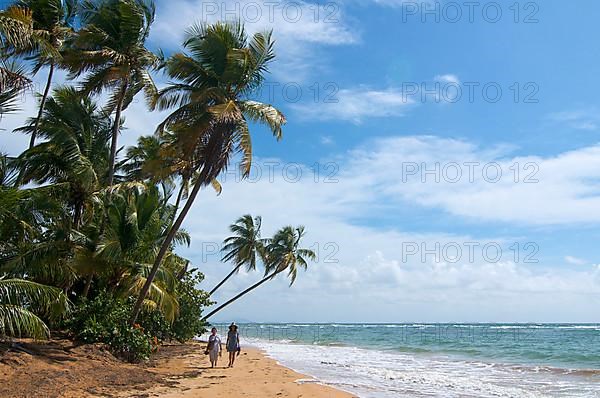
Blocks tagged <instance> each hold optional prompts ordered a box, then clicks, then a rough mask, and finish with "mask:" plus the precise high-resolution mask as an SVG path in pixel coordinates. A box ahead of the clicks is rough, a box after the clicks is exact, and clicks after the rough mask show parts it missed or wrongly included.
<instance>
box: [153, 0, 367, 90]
mask: <svg viewBox="0 0 600 398" xmlns="http://www.w3.org/2000/svg"><path fill="white" fill-rule="evenodd" d="M167 4H168V5H167ZM331 4H334V6H333V7H332V6H331ZM331 4H318V5H317V4H314V3H309V2H305V1H278V2H270V1H257V2H254V1H252V2H243V1H242V2H240V1H236V0H224V1H201V0H172V1H169V2H168V3H166V2H165V3H161V4H159V5H158V8H157V17H156V22H155V24H154V25H153V27H152V34H151V40H152V41H154V42H156V43H158V44H159V45H160V46H163V47H167V48H178V47H179V45H180V43H181V41H182V37H183V34H184V31H185V29H187V28H188V27H189V26H190V25H192V24H194V23H197V22H205V23H211V22H216V21H220V20H231V19H239V20H241V21H242V22H244V24H245V27H246V29H247V31H248V32H249V33H255V32H259V31H265V30H271V29H272V30H273V34H274V38H275V40H276V48H275V49H276V52H277V58H278V61H277V68H273V73H274V75H275V77H276V78H277V79H279V80H282V81H283V82H285V83H287V82H298V81H303V80H304V79H306V78H308V76H310V75H313V74H315V73H317V72H318V71H319V70H322V69H323V68H325V67H326V66H325V64H324V63H323V60H322V58H323V56H324V55H323V53H321V52H320V51H319V49H320V48H322V47H326V46H338V45H347V44H353V43H356V42H358V41H359V40H360V38H359V36H358V34H357V33H356V32H357V30H356V29H355V28H352V27H351V26H350V25H349V23H348V21H347V18H346V16H345V12H344V9H343V8H342V7H340V6H338V5H337V3H331Z"/></svg>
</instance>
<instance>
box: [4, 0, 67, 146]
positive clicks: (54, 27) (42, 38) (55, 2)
mask: <svg viewBox="0 0 600 398" xmlns="http://www.w3.org/2000/svg"><path fill="white" fill-rule="evenodd" d="M76 5H77V0H19V1H17V2H16V3H15V4H13V5H12V6H10V7H9V8H8V9H7V13H9V14H10V15H12V16H14V18H15V20H17V21H20V22H22V23H23V22H26V20H24V19H18V17H19V16H22V15H23V13H25V14H28V15H30V18H31V21H30V23H31V30H30V31H29V32H28V33H29V34H28V35H27V36H25V37H24V39H23V38H20V39H19V40H16V39H14V38H8V40H6V41H7V44H9V47H8V53H9V54H10V55H17V56H24V57H25V58H26V59H27V60H29V61H32V62H33V74H36V73H37V72H38V71H39V70H40V69H42V68H45V67H48V77H47V80H46V85H45V87H44V92H43V94H42V96H41V99H40V106H39V110H38V114H37V117H36V119H35V120H36V121H35V123H34V128H33V129H32V131H31V139H30V142H29V147H30V148H31V147H33V146H34V145H35V139H36V135H37V128H38V125H39V122H40V119H41V118H42V112H43V110H44V106H45V104H46V99H47V97H48V94H49V92H50V87H51V85H52V79H53V76H54V72H55V69H56V67H57V66H58V65H60V64H61V63H62V61H63V57H62V51H63V49H64V45H65V41H66V40H67V39H68V38H69V36H70V35H72V34H73V32H74V29H73V22H74V21H75V11H76ZM13 23H14V21H13ZM13 36H14V35H13Z"/></svg>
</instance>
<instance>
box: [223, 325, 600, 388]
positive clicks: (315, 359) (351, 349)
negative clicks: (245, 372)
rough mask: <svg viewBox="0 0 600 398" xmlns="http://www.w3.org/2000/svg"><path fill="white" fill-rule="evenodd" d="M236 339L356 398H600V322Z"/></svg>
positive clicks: (316, 331) (254, 334) (285, 331)
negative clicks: (356, 396) (354, 395)
mask: <svg viewBox="0 0 600 398" xmlns="http://www.w3.org/2000/svg"><path fill="white" fill-rule="evenodd" d="M216 326H217V327H219V329H220V330H221V331H224V330H225V329H226V325H216ZM240 337H241V340H242V343H243V344H244V343H245V344H250V345H253V346H256V347H259V348H261V349H263V350H265V351H266V352H267V353H268V355H270V356H272V357H273V358H275V359H277V360H278V361H279V362H281V363H282V364H283V365H286V366H288V367H290V368H292V369H295V370H297V371H299V372H301V373H304V374H308V375H310V376H313V377H315V378H316V379H317V380H318V381H319V382H322V383H324V384H328V385H332V386H334V387H337V388H341V389H345V390H348V391H350V392H353V393H355V394H357V395H358V396H360V397H377V398H379V397H386V398H387V397H600V324H299V323H298V324H294V323H290V324H240Z"/></svg>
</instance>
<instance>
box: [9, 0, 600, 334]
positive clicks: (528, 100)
mask: <svg viewBox="0 0 600 398" xmlns="http://www.w3.org/2000/svg"><path fill="white" fill-rule="evenodd" d="M465 3H468V2H448V1H440V2H434V1H428V2H408V1H401V0H362V1H359V0H352V1H345V2H319V3H311V2H303V1H299V2H298V1H295V2H286V1H283V2H282V1H276V2H271V3H270V4H271V5H270V6H269V5H268V4H269V2H266V3H263V2H254V1H242V2H234V1H230V0H227V1H217V2H206V1H204V2H201V1H199V0H193V1H187V0H170V1H164V0H159V1H158V2H157V18H156V23H155V26H154V27H153V33H152V35H151V38H150V47H152V48H159V47H160V48H162V49H164V50H165V51H166V52H167V53H170V52H172V51H175V50H177V49H178V48H179V44H178V43H179V42H180V41H181V40H180V39H181V37H182V34H183V31H184V30H185V28H186V27H187V26H188V25H189V24H191V23H193V22H194V21H208V22H210V21H215V20H218V19H222V18H223V17H225V16H227V15H230V13H228V12H227V10H230V11H231V10H237V11H239V12H240V16H241V18H242V20H245V22H246V24H247V29H248V30H249V31H250V32H255V31H259V30H264V29H271V28H272V29H273V30H274V35H275V38H276V40H277V46H276V50H277V53H278V59H277V61H276V62H274V63H273V64H272V66H271V72H272V73H271V75H270V76H269V85H270V86H269V87H271V88H272V89H273V91H271V92H270V91H269V89H267V90H265V91H263V92H262V93H261V94H259V95H258V97H259V98H260V99H262V100H264V101H270V102H273V104H274V105H276V106H277V107H279V108H280V109H281V110H282V111H283V112H284V113H285V114H286V116H287V118H288V120H289V123H288V125H287V126H286V128H285V138H284V140H283V141H282V142H280V143H277V142H275V140H274V139H273V138H272V137H270V136H269V134H268V133H267V131H266V130H265V129H264V128H262V127H260V126H255V128H254V135H253V137H254V142H253V145H254V152H255V162H256V169H255V174H254V176H255V179H254V180H253V181H251V182H243V183H239V182H236V181H235V180H236V178H235V175H233V174H228V175H226V176H224V178H223V179H224V180H225V181H224V192H223V194H222V195H221V197H218V198H217V197H215V195H214V194H213V193H212V192H210V191H206V192H204V194H203V196H202V197H200V198H199V200H198V203H197V204H196V205H195V207H194V210H193V212H192V214H191V216H190V219H189V220H188V221H187V223H186V225H185V227H186V229H188V230H189V231H190V232H191V233H192V235H193V239H194V242H193V245H192V247H191V248H189V249H184V250H182V252H183V253H184V254H186V255H188V256H189V257H190V258H192V259H193V260H194V261H193V262H194V264H195V265H197V266H198V267H199V268H200V269H201V270H202V271H203V272H205V274H206V276H207V279H206V287H207V288H208V287H210V286H211V285H213V284H214V283H216V282H217V281H218V280H219V278H220V277H221V276H223V275H225V274H226V273H227V268H228V266H227V265H223V264H220V263H219V262H218V261H217V260H218V256H217V255H215V254H211V253H212V250H213V249H212V248H213V245H212V242H220V241H221V240H222V239H223V237H225V236H226V234H227V230H226V228H227V225H228V224H229V223H230V222H232V221H233V220H234V219H235V218H237V217H238V216H239V215H241V214H245V213H252V214H256V215H258V214H260V215H262V216H263V218H264V225H265V231H264V232H265V234H266V235H268V234H269V233H271V232H273V231H274V230H275V229H276V228H277V227H279V226H281V225H284V224H288V223H292V224H304V225H306V227H307V229H308V231H309V235H308V237H307V246H311V247H313V248H319V252H320V253H319V254H320V256H319V261H317V263H316V264H314V265H313V266H312V267H311V270H310V271H309V272H307V273H306V274H301V275H300V276H299V280H298V282H297V284H296V285H295V286H294V287H293V288H291V289H288V288H287V283H286V281H284V280H281V281H277V282H273V283H272V284H271V285H270V286H268V287H266V288H264V289H262V290H260V291H256V292H255V293H253V294H252V295H251V296H249V297H247V298H245V299H244V300H242V301H240V302H239V303H237V304H235V305H233V306H232V307H231V308H230V309H229V310H227V311H226V312H224V313H223V315H222V317H223V318H224V319H235V318H244V319H252V320H257V321H321V322H327V321H336V322H341V321H369V322H401V321H519V322H525V321H547V322H552V321H555V322H574V321H579V322H598V321H600V311H599V310H598V309H597V308H599V306H598V305H599V304H600V295H599V293H600V265H599V264H600V259H599V258H598V250H597V247H598V244H597V242H598V241H599V239H600V229H599V228H598V226H599V223H600V197H599V192H598V178H599V177H600V171H599V170H600V167H599V166H600V145H599V144H598V141H599V137H600V135H599V132H600V113H598V110H599V109H600V103H599V101H598V99H597V91H598V89H597V87H595V86H597V83H596V81H597V78H596V76H597V73H598V68H597V66H598V63H599V60H600V45H599V44H598V41H597V34H598V28H597V17H596V16H597V15H599V12H600V4H599V3H598V2H596V1H592V0H581V1H578V2H577V5H573V4H570V3H568V2H564V1H557V0H544V1H543V2H542V1H537V2H526V1H524V2H520V3H514V2H512V1H500V2H496V3H495V2H486V1H483V2H476V4H474V5H473V6H472V7H473V8H472V9H470V8H469V6H468V5H466V4H465ZM515 5H516V7H517V8H518V10H519V12H518V15H517V14H516V12H515V10H516V9H517V8H515ZM457 7H458V8H457ZM299 10H300V11H301V13H300V14H298V12H299ZM316 10H318V16H317V15H316V14H315V12H316ZM426 10H437V11H432V12H429V13H424V11H426ZM457 10H460V12H461V13H462V15H461V16H460V17H457V14H456V12H457ZM498 10H501V13H502V15H501V16H498V14H497V11H498ZM257 11H259V12H260V15H259V14H257V13H256V12H257ZM471 12H472V14H471ZM515 19H516V20H517V21H515ZM452 20H455V21H454V22H452ZM494 20H497V21H496V22H493V21H494ZM43 78H44V76H43V75H42V74H40V75H38V76H37V77H36V79H38V80H39V81H42V80H43ZM157 81H158V82H159V83H164V82H165V79H164V77H161V76H157ZM469 87H472V90H473V91H470V89H469ZM498 88H499V89H500V90H501V91H502V96H501V97H498V98H497V101H496V99H495V97H496V93H497V89H498ZM298 89H300V90H301V92H302V94H301V95H298ZM459 89H460V90H461V92H462V97H460V98H457V97H456V93H457V92H458V90H459ZM286 90H287V91H286ZM317 90H318V93H319V95H318V97H317V98H315V93H316V91H317ZM517 91H518V94H519V97H518V99H515V93H516V92H517ZM286 94H287V96H286ZM470 96H471V98H469V97H470ZM296 97H297V100H295V98H296ZM330 100H333V101H330ZM142 102H143V101H141V100H140V101H139V103H137V104H134V105H132V107H131V108H130V109H129V110H128V111H127V112H126V118H127V123H126V124H127V126H128V128H129V130H128V131H127V132H126V133H125V134H124V135H123V137H122V139H121V142H122V143H123V144H131V143H133V142H135V139H136V137H137V136H139V135H141V134H149V133H151V132H152V130H153V128H154V126H155V125H156V123H157V122H158V121H160V120H161V116H162V115H160V114H156V113H154V114H150V113H148V112H147V111H146V110H145V109H144V107H143V103H142ZM34 106H35V104H34V102H33V101H32V100H31V99H30V98H29V99H27V102H26V104H25V109H26V111H27V112H30V109H32V108H33V107H34ZM28 109H29V110H28ZM22 120H23V116H22V115H14V116H8V117H6V118H5V119H4V120H3V121H2V127H3V128H5V129H10V128H12V127H14V126H19V125H21V124H22ZM2 137H3V138H2V139H1V141H0V149H2V150H4V151H8V152H11V153H16V152H18V151H19V150H20V148H22V147H23V146H24V145H25V142H26V139H24V138H20V137H18V136H16V135H10V136H9V135H7V134H6V133H5V134H3V135H2ZM9 137H10V138H9ZM465 163H469V164H471V165H472V169H469V168H468V166H465ZM437 164H439V166H438V167H439V169H438V170H436V169H435V167H436V165H437ZM275 165H276V166H275ZM315 165H319V168H320V171H319V173H318V174H317V175H318V177H319V178H318V179H317V180H315V172H314V168H315ZM457 165H458V166H459V168H458V169H457V168H456V166H457ZM415 166H416V167H417V170H415V169H414V167H415ZM423 167H425V168H426V169H428V170H435V171H434V172H432V173H430V174H426V175H424V176H423V175H422V174H423V170H422V169H423ZM269 170H271V171H272V172H273V176H272V178H269ZM456 170H459V171H460V172H461V173H462V174H461V175H460V178H459V179H458V181H454V180H453V177H452V173H453V171H456ZM470 170H473V176H471V175H469V172H470ZM484 170H485V175H484ZM497 170H501V171H502V176H501V177H500V178H499V179H498V180H497V181H495V177H494V171H497ZM515 170H519V173H518V178H516V180H517V181H516V182H515V177H516V176H517V175H516V174H515ZM298 172H300V174H301V176H300V178H295V175H296V174H297V173H298ZM232 173H233V172H232ZM286 173H287V174H286ZM259 174H260V176H259ZM436 175H437V176H439V177H440V181H439V182H436V181H435V177H436ZM328 177H329V178H328ZM422 177H424V178H425V181H423V180H422ZM486 179H487V180H486ZM451 180H452V181H451ZM492 180H494V181H492ZM474 244H476V246H474V247H476V249H474V252H475V255H474V258H472V259H471V258H466V257H467V256H466V251H468V250H467V249H466V248H467V247H469V245H474ZM423 245H425V248H427V249H429V250H433V251H436V247H437V246H436V245H439V246H440V250H439V251H438V252H439V253H440V254H441V255H440V257H441V258H438V259H435V258H433V257H434V256H433V255H426V256H425V257H424V258H423V257H422V256H421V254H422V253H421V252H422V248H423ZM415 246H416V247H418V248H419V249H418V252H417V253H416V254H412V255H407V252H410V251H411V250H413V249H414V247H415ZM456 247H460V248H461V249H462V250H463V256H462V257H461V258H460V259H458V260H457V259H456V258H454V257H453V256H452V254H451V253H452V250H454V249H456ZM483 247H486V248H488V249H490V248H491V249H490V250H493V249H496V248H498V247H500V248H501V249H502V254H503V255H502V256H501V258H500V259H499V260H496V259H495V258H491V257H494V256H493V255H490V253H485V254H484V253H483V252H482V249H481V248H483ZM517 248H518V251H519V254H520V255H519V258H518V259H517V258H516V257H515V252H516V251H517ZM444 250H446V252H444ZM207 252H208V253H207ZM528 254H529V255H531V258H530V260H535V261H525V260H524V256H526V255H528ZM259 277H260V275H258V274H245V273H242V274H240V275H239V276H238V277H237V278H236V279H235V280H234V281H232V282H231V283H229V284H228V285H226V287H225V288H223V290H222V291H221V293H220V295H218V296H217V297H216V298H217V300H222V299H224V298H226V297H227V296H229V295H231V294H233V293H235V292H236V291H239V290H240V289H242V288H243V287H244V286H247V285H249V284H250V283H252V281H255V280H257V279H258V278H259Z"/></svg>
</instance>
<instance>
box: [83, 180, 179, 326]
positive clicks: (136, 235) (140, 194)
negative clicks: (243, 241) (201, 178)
mask: <svg viewBox="0 0 600 398" xmlns="http://www.w3.org/2000/svg"><path fill="white" fill-rule="evenodd" d="M105 202H106V205H105V206H106V213H107V219H106V223H105V225H104V230H103V231H102V233H98V228H97V227H96V228H95V230H93V229H92V230H91V231H86V233H85V234H86V236H87V237H88V239H87V240H86V242H84V244H82V245H81V246H80V247H78V249H77V250H76V254H75V258H74V263H75V268H76V269H77V270H78V271H79V272H80V273H81V274H83V275H90V274H96V275H97V276H98V284H100V285H102V286H101V287H103V288H106V289H108V290H109V291H111V292H113V293H114V294H116V295H120V296H124V297H128V296H131V295H137V294H138V293H139V291H140V289H141V288H142V286H143V285H144V283H145V282H146V277H147V275H148V274H149V271H150V269H151V262H152V261H153V260H154V257H155V256H156V252H157V251H158V249H159V247H160V245H161V243H162V240H163V239H164V237H165V235H166V232H167V230H168V229H169V226H170V220H171V212H172V211H173V209H172V206H165V205H164V200H163V198H162V197H161V195H160V192H159V190H158V188H156V187H155V186H154V185H151V184H148V185H145V184H140V183H125V184H121V185H116V186H114V187H113V192H111V193H110V194H108V193H107V195H106V198H105ZM88 228H91V227H88ZM174 243H175V244H187V245H189V243H190V237H189V235H188V234H187V233H185V232H184V231H179V232H178V234H177V236H176V238H175V240H174ZM185 263H186V262H185V260H184V259H181V258H180V257H178V256H176V255H175V254H174V253H172V251H170V252H169V253H168V256H167V259H166V261H165V262H164V263H163V264H162V265H161V269H160V270H159V272H158V275H157V278H156V279H155V280H154V281H153V284H152V286H151V289H150V293H149V295H148V300H146V301H145V302H144V305H145V307H146V308H153V309H154V308H157V309H159V310H161V312H163V314H164V315H165V317H166V318H167V319H169V320H173V319H174V317H175V315H176V313H177V308H178V305H177V300H176V299H175V298H174V297H173V292H174V289H175V283H176V278H175V277H174V275H175V274H178V273H179V272H180V271H181V269H182V268H184V267H185ZM86 288H88V287H87V285H86Z"/></svg>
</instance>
